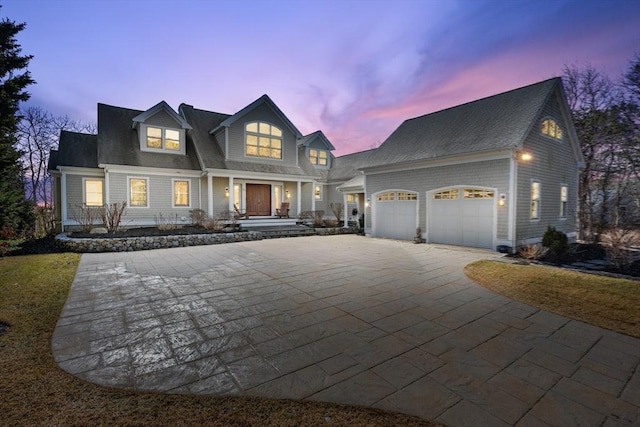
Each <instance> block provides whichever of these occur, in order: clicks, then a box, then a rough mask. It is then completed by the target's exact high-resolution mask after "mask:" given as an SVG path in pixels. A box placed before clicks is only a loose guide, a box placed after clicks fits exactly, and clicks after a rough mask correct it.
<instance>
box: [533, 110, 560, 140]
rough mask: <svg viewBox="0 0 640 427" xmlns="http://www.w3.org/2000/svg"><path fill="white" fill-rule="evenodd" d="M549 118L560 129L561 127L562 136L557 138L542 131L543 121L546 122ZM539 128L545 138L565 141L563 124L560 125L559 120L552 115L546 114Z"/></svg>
mask: <svg viewBox="0 0 640 427" xmlns="http://www.w3.org/2000/svg"><path fill="white" fill-rule="evenodd" d="M547 120H551V121H553V123H555V125H556V127H557V128H558V129H560V138H556V137H555V136H552V135H547V134H546V133H543V132H542V123H544V122H545V121H547ZM538 130H539V131H540V135H542V136H543V137H545V138H549V139H552V140H554V141H564V129H563V128H562V126H560V124H559V122H558V121H557V120H556V119H555V118H553V117H551V116H546V117H544V118H543V119H542V120H540V126H539V128H538Z"/></svg>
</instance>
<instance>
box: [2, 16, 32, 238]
mask: <svg viewBox="0 0 640 427" xmlns="http://www.w3.org/2000/svg"><path fill="white" fill-rule="evenodd" d="M24 27H25V24H24V23H21V24H16V23H15V22H12V21H9V20H8V19H6V18H5V19H3V20H2V21H0V227H3V228H4V227H10V228H12V229H14V230H16V231H27V230H29V229H30V228H31V227H32V225H33V221H34V213H33V205H32V204H31V203H30V202H29V201H28V200H27V198H26V196H25V191H24V189H25V187H24V170H23V167H22V164H21V163H20V153H19V152H18V151H17V150H16V148H15V147H16V143H17V140H18V137H17V130H18V122H19V121H20V117H19V115H18V111H19V104H20V102H24V101H26V100H28V99H29V93H27V92H26V91H25V88H26V87H27V86H29V85H30V84H32V83H34V81H33V79H32V78H31V75H30V74H29V71H26V68H27V65H28V64H29V61H30V60H31V58H32V57H31V56H21V55H20V53H21V51H22V49H21V47H20V45H19V44H18V43H17V41H16V34H17V33H19V32H20V31H22V30H23V29H24Z"/></svg>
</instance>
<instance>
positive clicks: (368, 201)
mask: <svg viewBox="0 0 640 427" xmlns="http://www.w3.org/2000/svg"><path fill="white" fill-rule="evenodd" d="M369 206H371V199H367V201H366V202H365V203H364V207H365V208H368V207H369Z"/></svg>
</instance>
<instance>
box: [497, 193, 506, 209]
mask: <svg viewBox="0 0 640 427" xmlns="http://www.w3.org/2000/svg"><path fill="white" fill-rule="evenodd" d="M506 201H507V195H506V194H505V193H501V194H500V198H499V199H498V206H504V204H505V202H506Z"/></svg>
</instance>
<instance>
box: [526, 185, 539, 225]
mask: <svg viewBox="0 0 640 427" xmlns="http://www.w3.org/2000/svg"><path fill="white" fill-rule="evenodd" d="M534 184H538V209H537V212H536V213H537V216H536V217H533V216H532V211H531V204H532V202H533V185H534ZM541 201H542V185H540V181H537V180H531V185H529V220H530V221H540V216H541V215H540V213H541V212H542V203H541Z"/></svg>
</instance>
